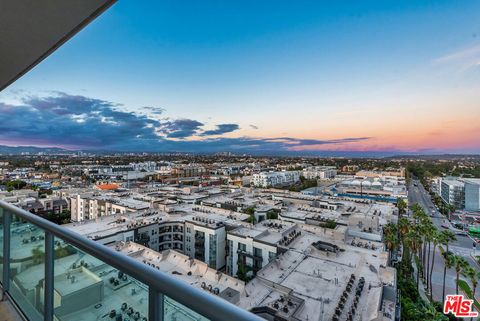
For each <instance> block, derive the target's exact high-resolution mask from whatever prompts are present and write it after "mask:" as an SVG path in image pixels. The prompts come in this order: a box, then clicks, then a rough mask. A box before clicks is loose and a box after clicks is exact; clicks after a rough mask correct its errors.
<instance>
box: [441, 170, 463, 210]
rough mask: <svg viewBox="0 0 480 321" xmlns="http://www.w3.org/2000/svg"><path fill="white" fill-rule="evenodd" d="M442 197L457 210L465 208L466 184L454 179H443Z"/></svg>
mask: <svg viewBox="0 0 480 321" xmlns="http://www.w3.org/2000/svg"><path fill="white" fill-rule="evenodd" d="M440 196H441V197H442V199H443V200H444V201H445V202H446V203H448V204H450V205H453V206H455V209H457V210H461V209H463V208H465V183H464V182H463V181H461V180H459V179H456V178H453V177H448V178H443V179H442V183H441V188H440Z"/></svg>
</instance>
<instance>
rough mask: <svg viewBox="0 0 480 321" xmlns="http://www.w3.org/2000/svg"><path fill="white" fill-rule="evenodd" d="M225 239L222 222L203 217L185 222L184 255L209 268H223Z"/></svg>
mask: <svg viewBox="0 0 480 321" xmlns="http://www.w3.org/2000/svg"><path fill="white" fill-rule="evenodd" d="M225 239H226V230H225V225H224V224H223V222H219V221H215V220H214V219H209V218H208V217H204V216H194V217H193V218H192V219H191V220H187V221H185V243H184V244H185V247H184V253H185V254H186V255H188V256H190V257H192V258H195V259H197V260H200V261H203V262H205V263H207V264H208V266H209V267H211V268H214V269H217V270H219V269H222V268H223V267H224V266H225Z"/></svg>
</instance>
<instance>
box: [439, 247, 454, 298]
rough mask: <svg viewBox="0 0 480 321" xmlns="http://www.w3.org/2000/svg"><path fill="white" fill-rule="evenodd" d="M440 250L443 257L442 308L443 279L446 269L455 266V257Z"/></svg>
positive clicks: (443, 295)
mask: <svg viewBox="0 0 480 321" xmlns="http://www.w3.org/2000/svg"><path fill="white" fill-rule="evenodd" d="M441 249H442V256H443V261H444V262H443V287H442V306H443V305H444V304H445V277H446V275H447V269H451V268H452V267H453V266H454V265H455V257H454V255H453V253H452V252H448V251H444V250H443V248H441ZM457 292H458V291H457Z"/></svg>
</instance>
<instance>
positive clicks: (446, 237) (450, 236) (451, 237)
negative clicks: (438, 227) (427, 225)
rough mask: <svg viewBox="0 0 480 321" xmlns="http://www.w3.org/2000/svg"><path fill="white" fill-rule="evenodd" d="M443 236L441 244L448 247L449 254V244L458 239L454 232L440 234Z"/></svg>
mask: <svg viewBox="0 0 480 321" xmlns="http://www.w3.org/2000/svg"><path fill="white" fill-rule="evenodd" d="M440 235H441V241H442V242H440V243H442V244H444V245H445V246H446V247H447V252H448V244H449V243H450V242H453V241H456V240H457V237H456V236H455V234H454V233H453V232H450V231H448V230H443V231H441V232H440Z"/></svg>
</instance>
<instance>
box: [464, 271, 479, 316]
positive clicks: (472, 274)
mask: <svg viewBox="0 0 480 321" xmlns="http://www.w3.org/2000/svg"><path fill="white" fill-rule="evenodd" d="M463 275H465V276H466V277H467V278H468V279H469V280H470V282H471V283H472V299H473V300H475V291H476V290H477V285H478V277H479V273H478V272H477V270H475V269H474V268H473V267H471V266H470V265H468V266H466V267H465V268H464V270H463ZM472 319H473V318H471V319H470V320H472Z"/></svg>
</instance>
